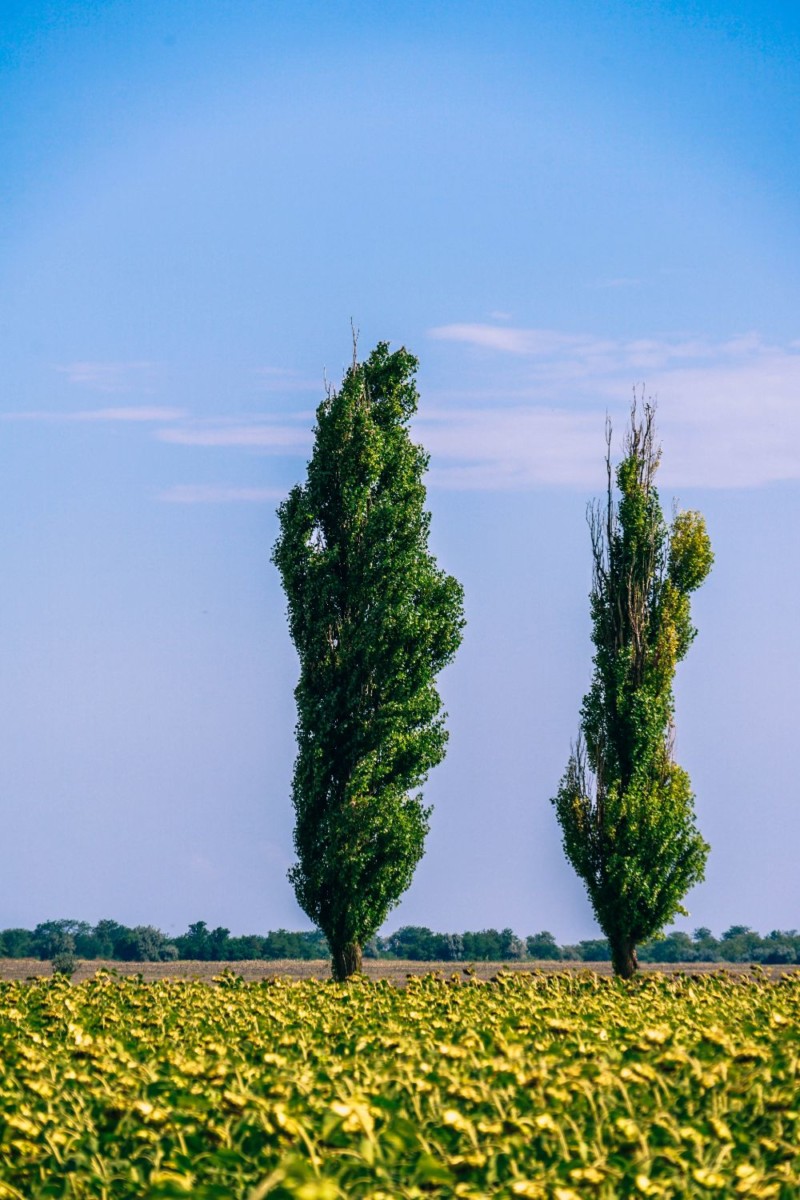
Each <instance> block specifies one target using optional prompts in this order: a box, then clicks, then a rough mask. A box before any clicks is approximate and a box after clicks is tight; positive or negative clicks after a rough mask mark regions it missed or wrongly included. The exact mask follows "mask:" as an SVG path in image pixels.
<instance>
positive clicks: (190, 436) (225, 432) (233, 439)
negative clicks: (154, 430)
mask: <svg viewBox="0 0 800 1200" xmlns="http://www.w3.org/2000/svg"><path fill="white" fill-rule="evenodd" d="M157 436H158V438H159V440H160V441H163V442H172V443H174V444H175V445H179V446H239V447H242V448H249V449H257V450H271V451H274V452H276V453H282V454H290V453H300V452H302V451H305V450H307V449H308V448H309V446H310V445H311V417H310V415H309V416H308V417H306V418H305V419H302V420H301V419H294V418H293V419H288V418H287V419H282V420H274V421H264V420H256V421H252V422H250V421H223V420H216V421H214V420H209V421H207V422H198V423H194V424H189V425H182V426H179V427H177V428H169V429H161V430H159V431H158V434H157Z"/></svg>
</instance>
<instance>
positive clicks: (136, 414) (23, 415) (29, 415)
mask: <svg viewBox="0 0 800 1200" xmlns="http://www.w3.org/2000/svg"><path fill="white" fill-rule="evenodd" d="M185 417H186V410H185V409H183V408H161V407H158V406H155V405H149V406H142V405H139V406H126V407H121V408H88V409H81V410H79V411H77V412H55V411H39V412H37V411H32V412H7V413H0V420H3V421H44V422H48V421H51V422H62V421H123V422H133V423H137V422H138V423H144V424H147V423H154V424H159V423H161V422H162V421H180V420H183V419H184V418H185Z"/></svg>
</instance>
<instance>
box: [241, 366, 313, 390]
mask: <svg viewBox="0 0 800 1200" xmlns="http://www.w3.org/2000/svg"><path fill="white" fill-rule="evenodd" d="M254 374H255V376H256V378H257V379H258V387H259V390H260V391H262V392H316V393H317V394H319V395H322V394H323V391H324V387H325V382H324V380H323V379H322V377H320V378H319V379H310V378H308V377H306V376H303V375H300V374H299V372H297V371H291V370H289V369H287V368H284V367H256V369H255V371H254Z"/></svg>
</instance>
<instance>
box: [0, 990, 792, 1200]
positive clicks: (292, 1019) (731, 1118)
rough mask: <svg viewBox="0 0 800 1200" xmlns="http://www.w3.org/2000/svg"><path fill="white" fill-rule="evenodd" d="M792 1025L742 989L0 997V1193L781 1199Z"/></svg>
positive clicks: (776, 998)
mask: <svg viewBox="0 0 800 1200" xmlns="http://www.w3.org/2000/svg"><path fill="white" fill-rule="evenodd" d="M464 980H465V982H464ZM798 1016H800V975H798V974H785V975H783V976H782V977H780V978H779V979H777V980H775V981H770V980H768V979H767V977H766V976H765V975H764V974H763V973H758V972H755V973H753V974H752V975H751V976H739V977H731V976H725V975H716V976H715V975H705V976H697V977H694V976H689V975H673V976H661V975H647V976H643V977H642V978H640V979H637V980H636V981H635V982H634V983H633V984H629V985H623V984H621V983H618V982H616V981H614V980H608V979H603V978H600V977H599V976H598V975H596V974H593V973H590V972H585V973H583V974H572V975H543V974H542V975H537V974H533V975H531V974H512V973H509V974H503V975H501V976H500V977H499V978H498V979H497V980H496V981H495V982H493V983H488V984H487V983H479V982H478V981H477V980H474V979H470V978H469V977H465V976H464V975H463V974H462V975H461V976H457V977H455V978H454V979H453V980H451V981H448V980H446V979H444V978H442V977H438V978H437V977H432V976H429V977H425V978H415V979H411V980H409V981H408V986H407V987H405V988H403V989H399V988H396V987H394V986H392V985H391V984H390V983H389V982H387V981H381V982H366V981H364V982H355V983H351V984H349V985H335V984H330V983H320V982H317V981H314V980H307V981H303V982H300V983H288V982H280V981H278V982H274V981H270V982H263V983H246V982H244V981H242V980H241V979H237V978H235V977H234V976H226V977H223V978H222V979H221V980H219V981H218V986H215V987H211V986H209V985H208V983H207V982H203V981H200V980H197V981H190V982H186V981H178V980H162V981H159V982H154V983H148V982H143V981H141V980H137V979H136V978H135V977H133V978H128V979H120V978H115V977H113V976H111V975H108V974H101V975H99V976H97V977H96V978H95V979H93V980H91V981H88V982H84V983H81V984H79V985H77V986H75V985H70V984H69V983H68V982H66V981H65V980H60V979H57V978H54V979H52V980H46V981H36V982H32V983H18V982H5V983H2V984H0V1054H1V1055H2V1064H3V1065H2V1068H0V1139H1V1140H0V1200H37V1198H39V1197H45V1196H47V1197H51V1196H52V1197H97V1198H100V1200H112V1198H113V1200H128V1198H133V1197H152V1198H153V1200H156V1198H158V1200H162V1198H166V1197H180V1196H192V1197H196V1198H198V1200H218V1198H219V1200H223V1198H224V1200H229V1198H237V1200H238V1198H241V1200H263V1198H264V1197H270V1198H271V1200H284V1198H286V1197H295V1198H297V1200H340V1198H342V1200H344V1198H345V1197H346V1198H350V1197H356V1198H359V1197H364V1198H365V1200H366V1198H370V1200H390V1198H394V1197H409V1198H411V1197H424V1196H436V1197H451V1196H463V1197H467V1198H471V1200H478V1198H479V1197H489V1196H491V1197H495V1196H497V1197H508V1198H513V1197H528V1198H534V1200H577V1198H578V1197H584V1196H589V1197H598V1198H606V1200H610V1198H611V1197H621V1196H622V1197H624V1196H637V1197H638V1196H652V1197H693V1196H713V1195H714V1194H716V1195H719V1196H750V1197H777V1198H779V1200H789V1198H790V1197H791V1198H795V1197H796V1196H797V1195H798V1194H800V1151H798V1143H799V1142H800V1137H798V1122H800V1111H799V1110H800V1096H798V1085H799V1083H800V1080H799V1079H798V1075H800V1039H799V1038H798Z"/></svg>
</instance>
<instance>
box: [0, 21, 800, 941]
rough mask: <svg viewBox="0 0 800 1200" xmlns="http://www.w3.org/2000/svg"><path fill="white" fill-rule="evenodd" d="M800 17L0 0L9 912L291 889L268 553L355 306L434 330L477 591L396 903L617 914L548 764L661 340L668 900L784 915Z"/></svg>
mask: <svg viewBox="0 0 800 1200" xmlns="http://www.w3.org/2000/svg"><path fill="white" fill-rule="evenodd" d="M799 52H800V11H798V9H797V7H796V6H795V5H792V4H781V3H772V4H769V5H764V4H755V3H716V4H714V3H707V4H698V3H688V2H686V3H667V2H663V3H656V2H651V0H647V2H645V0H641V2H638V3H637V2H633V0H629V2H628V3H615V2H611V3H605V2H604V3H599V2H595V3H589V2H582V3H581V2H578V0H563V2H562V3H560V4H558V5H549V4H540V3H533V2H528V3H512V2H502V0H501V2H500V3H493V4H491V5H489V4H488V3H469V2H462V3H457V4H456V3H447V2H437V3H412V2H398V3H388V4H387V3H382V4H377V3H355V2H353V3H325V4H323V3H316V2H295V3H282V2H274V3H269V4H264V3H255V2H249V0H227V2H222V0H220V2H214V3H203V4H201V3H198V2H196V0H182V2H180V3H178V2H177V0H159V2H158V3H155V2H153V3H151V2H148V0H139V2H137V3H131V2H130V0H125V2H122V0H119V2H115V0H109V2H96V3H72V2H70V0H60V2H58V3H55V2H53V3H49V4H47V3H40V2H38V0H27V2H26V3H24V4H23V3H7V2H2V3H0V110H1V111H2V112H3V114H4V117H3V121H2V126H1V127H0V195H1V196H2V217H1V218H0V222H1V224H0V290H1V299H0V305H1V307H0V343H1V344H2V360H3V364H4V369H3V377H2V391H1V392H0V493H1V496H0V502H1V504H2V512H3V513H4V519H3V521H2V522H0V563H2V574H3V585H4V586H3V588H2V589H0V708H1V709H2V711H0V730H1V731H2V732H1V733H0V738H1V739H2V747H1V748H0V796H2V805H3V814H4V841H5V845H6V861H5V866H4V878H3V887H2V892H0V926H4V925H5V926H7V925H16V924H23V925H31V924H34V923H36V922H37V921H40V920H44V919H47V918H50V917H55V916H75V917H80V918H85V919H88V920H93V921H94V920H97V919H99V918H101V917H105V916H113V917H115V918H116V919H118V920H122V921H125V922H126V923H129V924H136V923H150V922H152V923H155V924H159V925H161V926H162V927H163V928H165V929H167V930H169V931H172V932H178V931H180V930H182V929H183V928H185V927H186V925H187V923H188V922H189V921H192V920H197V919H205V920H207V921H209V922H210V923H211V924H223V925H227V926H229V927H230V928H231V929H232V930H233V931H234V932H250V931H259V930H262V931H263V930H266V929H267V928H275V927H277V926H279V925H284V926H289V927H293V928H301V927H305V926H306V925H307V921H306V919H305V918H304V916H303V914H302V913H301V912H300V910H299V909H298V908H297V906H296V904H295V901H294V897H293V895H292V892H291V888H290V886H289V884H288V882H287V881H286V870H287V867H288V866H289V864H290V862H291V860H292V843H291V830H292V814H291V810H290V804H289V783H290V777H291V768H292V761H293V752H294V747H293V724H294V708H293V699H292V688H293V686H294V681H295V678H296V661H295V658H294V654H293V650H292V647H291V644H290V642H289V638H288V633H287V630H286V623H285V611H284V601H283V597H282V594H281V591H280V587H279V583H278V579H277V573H276V572H275V570H274V568H273V567H272V566H271V565H270V562H269V555H270V548H271V546H272V543H273V541H274V539H275V536H276V534H277V524H276V520H275V506H276V504H277V502H278V500H279V499H280V498H281V496H282V495H284V494H285V492H286V491H287V490H288V488H289V487H290V486H291V484H292V483H293V482H294V481H296V480H298V479H301V478H302V476H303V472H304V465H305V461H306V458H307V455H308V452H309V448H310V436H311V434H310V430H311V426H312V424H313V411H314V408H315V406H316V404H317V403H318V401H319V399H320V398H321V396H322V394H323V379H324V378H325V377H326V376H327V378H329V379H331V380H333V381H334V382H335V381H336V380H337V379H338V378H339V376H340V374H341V371H342V368H343V366H344V365H345V364H346V363H347V361H348V360H349V356H350V321H351V318H352V320H353V321H354V322H355V324H356V326H357V327H358V329H359V331H360V346H361V349H362V350H363V352H364V353H367V352H368V351H369V349H370V348H371V346H372V345H374V343H375V342H376V341H378V340H379V339H380V340H382V339H386V340H389V341H391V342H392V344H394V345H400V344H405V345H406V346H408V347H409V349H411V350H412V351H413V352H414V353H416V354H417V355H418V356H419V358H420V375H419V385H420V392H421V398H422V400H421V407H420V413H419V418H418V420H417V422H416V425H415V433H416V435H417V436H418V438H419V439H420V440H421V441H422V442H423V443H424V444H425V445H426V446H427V447H428V449H429V450H430V451H431V470H430V475H429V485H430V486H429V503H430V508H431V510H432V513H433V534H432V538H433V543H434V547H435V550H436V552H437V554H438V555H439V558H440V561H441V563H442V565H443V566H445V567H446V568H447V569H448V570H450V571H452V572H454V573H455V574H456V575H457V576H458V577H459V578H460V579H461V580H462V582H463V583H464V585H465V588H466V597H467V601H466V603H467V616H468V620H469V625H468V629H467V633H466V637H465V642H464V645H463V647H462V650H461V652H460V654H459V657H458V659H457V661H456V663H455V664H454V665H453V666H452V667H451V668H449V669H448V671H447V672H446V673H445V675H444V676H443V678H442V689H443V692H444V694H445V697H446V701H447V707H448V711H449V713H450V719H449V726H450V730H451V742H450V748H449V753H448V757H447V760H446V761H445V763H444V764H443V765H442V766H441V767H440V768H438V769H437V771H436V772H435V773H434V774H433V775H432V777H431V779H430V782H429V784H428V787H427V790H426V796H427V798H428V799H429V800H430V801H431V802H432V803H433V804H434V806H435V811H434V816H433V822H432V829H431V834H430V838H429V843H428V851H427V854H426V857H425V859H424V860H423V862H422V864H421V865H420V867H419V869H418V871H417V875H416V878H415V881H414V884H413V886H412V888H411V889H410V891H409V892H408V893H407V895H406V897H405V898H404V900H403V902H402V904H401V906H400V907H399V908H398V909H397V910H396V911H395V912H394V913H393V914H392V915H391V917H390V919H389V923H388V927H389V928H392V927H395V926H396V925H398V924H401V923H424V924H428V925H431V926H433V927H434V928H438V929H452V930H461V929H465V928H476V927H482V926H485V925H497V926H504V925H511V926H512V927H513V928H515V929H516V930H517V931H518V932H520V933H527V932H533V931H534V930H538V929H541V928H548V929H551V930H552V931H553V932H554V933H555V935H556V936H557V937H558V938H559V939H561V940H564V941H566V940H572V939H575V938H579V937H584V936H589V935H590V934H591V933H592V932H593V930H594V924H593V921H592V917H591V912H590V910H589V906H588V903H587V901H586V899H585V896H584V894H583V891H582V888H581V886H580V884H579V883H578V882H577V881H576V880H575V879H574V878H573V876H572V874H571V871H570V869H569V867H568V866H567V864H566V863H565V861H564V859H563V856H562V854H561V850H560V845H559V836H558V830H557V827H556V825H555V820H554V816H553V810H552V808H551V806H550V805H549V804H548V797H549V796H550V795H552V793H553V791H554V789H555V787H556V786H557V783H558V779H559V777H560V774H561V772H562V770H563V767H564V764H565V761H566V758H567V755H568V752H569V744H570V740H571V739H572V738H573V737H574V735H575V732H576V729H577V720H578V710H579V706H580V700H581V697H582V695H583V692H584V691H585V689H586V686H587V684H588V681H589V675H590V664H591V644H590V641H589V623H588V603H587V591H588V587H589V577H590V562H589V540H588V532H587V528H586V524H585V506H586V503H587V501H588V500H589V499H590V498H591V497H592V496H593V495H595V494H597V492H598V491H599V490H600V489H601V487H602V483H603V451H604V444H603V424H604V420H605V414H606V412H607V411H608V412H609V413H610V414H611V416H612V419H613V420H614V422H615V425H616V428H617V430H618V432H619V433H620V434H621V432H622V427H623V424H624V420H625V415H626V412H627V408H628V406H629V403H630V399H631V393H632V389H633V387H634V386H642V385H643V386H644V387H645V388H646V390H647V393H648V394H651V395H654V396H656V397H657V400H658V405H659V427H660V432H661V436H662V441H663V446H664V458H663V465H662V470H661V486H662V495H663V498H664V502H665V507H666V508H667V509H669V505H670V503H671V500H672V497H673V496H675V497H677V498H678V500H679V502H680V503H681V505H683V506H687V507H697V508H699V509H700V510H701V511H702V512H703V513H704V514H705V515H706V517H707V520H708V524H709V529H710V533H711V536H712V540H713V544H714V549H715V551H716V565H715V568H714V572H713V574H712V576H711V577H710V579H709V581H708V582H707V584H706V585H705V586H704V588H703V590H702V591H701V592H700V593H699V594H698V596H697V599H696V602H695V618H696V624H697V625H698V627H699V631H700V632H699V636H698V639H697V641H696V643H695V645H694V646H693V648H692V650H691V652H690V655H689V657H688V659H687V660H686V662H685V663H684V664H683V665H682V666H681V668H680V670H679V677H678V681H677V700H678V707H677V728H678V740H677V754H678V758H679V760H680V761H681V763H682V764H683V765H685V766H686V767H687V769H688V770H689V771H690V774H691V776H692V780H693V783H694V786H695V791H696V796H697V812H698V821H699V825H700V827H701V829H702V831H703V832H704V834H705V835H706V837H707V839H708V840H709V841H710V843H711V845H712V855H711V858H710V861H709V868H708V875H707V881H706V883H705V884H703V885H701V886H700V887H698V888H696V889H695V891H694V892H693V893H692V894H691V895H690V897H689V900H688V907H689V909H690V911H691V917H690V918H689V919H687V920H686V921H684V922H682V924H683V926H684V927H686V928H689V929H691V928H694V927H695V926H696V925H700V924H704V925H709V926H711V927H712V928H714V929H715V930H721V929H723V928H725V927H726V926H727V925H729V924H731V923H733V922H740V921H741V922H748V923H750V924H752V925H753V926H755V927H757V928H760V929H761V930H763V931H767V930H769V929H772V928H775V927H782V928H786V927H793V926H797V925H798V924H800V915H799V913H798V909H799V908H800V887H798V884H797V874H796V869H795V867H794V861H793V860H794V857H795V853H794V847H795V846H796V844H797V842H798V837H800V809H799V808H798V806H797V803H796V800H797V781H796V771H795V764H794V753H793V750H792V746H793V739H794V736H795V730H796V729H797V727H798V723H799V722H800V699H799V698H798V688H797V682H796V678H797V664H798V661H800V634H799V633H798V622H797V620H796V596H797V594H798V588H799V587H800V550H799V549H798V518H800V450H799V449H798V447H799V446H800V402H799V401H798V395H799V394H800V324H798V317H797V314H798V312H800V273H798V270H797V266H798V260H799V258H800V253H799V252H800V222H799V221H798V219H797V218H798V202H797V197H798V182H799V181H798V173H799V171H800V168H799V167H798V164H799V163H800V145H798V143H799V142H800V120H799V119H798V118H800V111H799V110H800V75H799V74H798V71H797V62H798V54H799Z"/></svg>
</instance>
